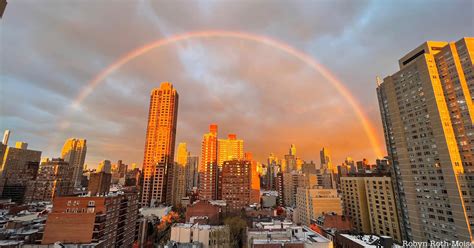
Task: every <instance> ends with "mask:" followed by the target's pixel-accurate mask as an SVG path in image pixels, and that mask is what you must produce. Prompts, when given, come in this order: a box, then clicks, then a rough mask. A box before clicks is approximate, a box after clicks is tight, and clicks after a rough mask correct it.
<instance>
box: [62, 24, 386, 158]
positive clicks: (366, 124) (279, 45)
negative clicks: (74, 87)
mask: <svg viewBox="0 0 474 248" xmlns="http://www.w3.org/2000/svg"><path fill="white" fill-rule="evenodd" d="M218 37H220V38H233V39H241V40H248V41H254V42H258V43H260V44H265V45H267V46H269V47H272V48H275V49H278V50H280V51H283V52H285V53H287V54H290V55H292V56H294V57H295V58H298V59H299V60H301V61H302V62H304V63H306V64H307V65H308V66H309V67H311V68H312V69H314V70H315V71H317V72H318V73H320V74H321V75H322V76H323V77H324V78H325V79H326V80H328V81H329V82H330V83H331V84H332V85H333V86H334V87H335V88H336V90H337V91H338V92H339V94H341V95H342V96H343V97H344V98H345V99H346V101H347V103H348V104H349V105H350V106H351V108H352V109H353V111H354V112H355V114H356V116H357V118H358V119H359V121H360V123H361V125H362V127H363V128H364V131H365V133H366V135H367V137H368V139H369V142H370V144H371V146H372V149H373V152H374V154H375V155H376V156H377V157H379V158H381V157H383V154H384V153H383V152H382V150H381V147H382V146H381V145H380V144H379V142H378V139H377V133H376V132H375V129H374V127H373V126H372V124H371V122H370V120H369V119H368V117H367V116H366V115H365V113H364V111H363V110H362V108H361V106H360V105H359V103H358V102H357V100H356V99H355V98H354V96H353V95H352V94H351V92H350V91H349V90H348V89H347V88H346V87H345V86H344V84H343V83H342V82H341V81H340V80H339V79H338V78H337V77H336V76H335V75H333V74H332V73H331V72H330V71H329V70H328V69H327V68H325V67H324V66H323V65H322V64H321V63H319V62H318V61H316V60H315V59H314V58H313V57H312V56H310V55H307V54H305V53H303V52H302V51H300V50H298V49H296V48H294V47H291V46H290V45H288V44H285V43H283V42H281V41H278V40H275V39H273V38H269V37H266V36H262V35H257V34H252V33H245V32H234V31H222V30H207V31H197V32H189V33H182V34H177V35H174V36H171V37H167V38H163V39H159V40H156V41H153V42H151V43H148V44H146V45H144V46H142V47H139V48H136V49H134V50H132V51H130V52H128V53H127V54H125V55H123V56H121V57H120V58H119V59H118V60H116V61H115V62H113V63H112V64H110V65H109V66H107V68H105V69H104V70H102V71H101V72H100V73H99V74H97V75H96V76H95V77H94V78H93V79H92V80H91V81H89V82H88V84H87V85H86V86H85V87H84V88H83V89H82V90H81V91H80V92H79V94H78V95H77V96H76V98H75V100H74V101H73V103H72V107H73V108H77V107H79V106H80V104H81V103H82V102H83V101H84V99H86V98H87V96H89V95H90V94H91V93H92V92H93V91H94V89H95V88H96V87H97V86H98V85H100V84H101V83H102V82H104V79H105V78H106V77H107V76H108V75H109V74H111V73H113V72H114V71H116V70H118V69H120V67H122V66H123V65H125V64H127V63H128V62H130V61H131V60H133V59H135V58H137V57H139V56H141V55H143V54H145V53H147V52H149V51H151V50H152V49H155V48H159V47H162V46H166V45H169V44H173V43H176V42H180V41H183V40H188V39H198V38H218ZM67 126H69V124H68V123H67V122H64V123H62V124H61V128H62V129H64V128H66V127H67Z"/></svg>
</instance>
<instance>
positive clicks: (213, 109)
mask: <svg viewBox="0 0 474 248" xmlns="http://www.w3.org/2000/svg"><path fill="white" fill-rule="evenodd" d="M51 4H52V3H45V4H43V6H37V7H38V8H34V9H33V8H31V6H29V5H27V4H24V2H21V1H19V2H17V1H15V2H11V3H9V5H8V7H7V9H6V11H5V14H4V16H3V19H2V30H3V33H4V34H6V33H8V34H12V35H2V38H1V39H2V44H4V46H3V47H6V46H8V48H9V49H4V51H5V52H4V53H2V55H1V56H2V61H5V63H3V64H4V66H3V67H2V81H3V82H4V83H3V84H2V87H3V90H2V99H4V100H2V108H1V109H0V111H1V115H2V117H4V118H2V122H1V123H0V127H1V129H2V130H3V129H11V130H12V131H13V133H14V135H13V136H12V141H11V142H12V143H13V142H14V141H17V140H19V141H26V142H28V143H30V147H32V148H33V149H37V150H42V151H43V156H47V157H59V155H60V154H59V151H60V148H61V145H62V143H63V142H64V141H65V140H66V139H67V138H71V137H77V138H84V139H87V140H88V155H87V157H86V164H87V165H88V167H89V168H91V167H96V166H97V164H98V163H99V162H100V161H101V160H104V159H109V160H111V161H115V160H117V159H122V160H124V161H126V162H127V163H130V164H131V163H132V162H135V163H137V164H141V163H142V152H143V151H142V147H143V144H144V140H145V137H144V132H143V130H144V129H145V125H144V123H146V121H144V120H145V119H146V105H147V100H146V98H147V96H148V92H149V91H150V90H151V89H152V88H156V87H158V86H159V83H160V82H162V81H170V82H172V83H173V84H174V86H175V87H176V88H177V89H178V91H180V92H181V94H182V95H183V96H186V97H183V101H182V102H181V106H180V110H181V112H180V117H179V118H178V125H177V128H178V130H177V139H176V141H177V143H178V142H186V143H188V146H189V148H188V149H189V150H190V151H191V153H192V154H199V151H200V141H201V135H202V133H204V132H205V131H206V127H207V125H208V124H209V123H218V124H219V126H221V127H222V130H221V132H220V133H222V134H227V133H237V134H238V135H239V137H242V138H243V139H244V140H246V148H247V149H248V150H249V151H252V152H253V154H254V156H255V157H256V159H257V160H258V161H265V159H266V157H267V156H268V155H269V154H270V152H273V153H275V154H276V155H277V156H279V157H281V156H283V155H284V154H286V151H287V149H288V146H289V144H295V145H296V147H297V148H298V152H299V155H300V157H301V158H303V159H305V160H313V161H318V158H319V150H320V148H322V147H328V148H329V149H330V150H331V151H332V159H333V161H334V162H335V163H336V164H339V163H341V162H342V161H343V160H344V158H345V157H346V156H351V157H353V158H355V159H359V158H360V159H362V158H363V157H366V158H368V159H369V161H374V160H375V158H376V156H375V154H374V152H373V148H372V146H371V144H370V142H369V141H368V139H367V134H366V133H365V132H364V129H363V127H362V126H361V125H360V122H359V120H358V119H357V116H356V114H354V112H353V109H352V108H350V107H349V106H348V105H347V101H346V100H345V99H344V98H343V97H342V96H341V94H339V93H338V92H337V90H335V89H334V87H333V86H332V85H331V84H330V83H328V80H326V79H325V78H324V77H323V76H322V75H321V73H319V72H317V71H313V70H312V69H311V68H310V67H309V66H308V65H307V64H305V63H304V62H302V61H300V60H298V58H295V57H294V56H291V55H288V54H287V53H285V52H282V51H281V50H278V49H274V48H272V47H268V46H266V45H262V44H260V43H259V42H254V41H249V40H241V39H240V40H239V39H234V38H222V37H221V38H199V39H188V40H185V41H182V42H177V43H176V44H171V45H168V46H164V47H161V48H159V49H152V51H150V52H149V53H147V54H144V55H142V56H141V57H138V58H136V59H134V60H133V61H130V63H127V64H126V65H124V66H122V67H121V68H120V69H118V70H116V71H114V72H113V73H112V74H110V75H108V76H107V77H106V78H105V79H104V83H103V84H101V85H100V86H99V87H97V88H96V89H95V90H94V91H93V92H91V94H90V95H88V96H87V97H86V98H85V99H84V100H83V101H82V103H81V104H80V105H75V106H76V107H75V108H74V107H71V104H72V103H73V101H74V99H76V97H77V96H78V94H79V93H80V92H81V91H83V90H84V88H85V87H86V85H87V83H88V82H90V81H91V80H92V79H93V78H94V76H95V75H97V73H99V72H100V71H102V70H103V69H104V68H107V66H108V65H110V64H111V63H113V62H114V61H115V60H116V59H118V58H120V57H121V56H122V55H124V54H126V53H127V52H129V51H132V50H134V49H136V48H138V47H141V46H143V45H144V44H149V43H151V42H154V41H156V40H160V39H163V38H167V37H172V36H175V35H178V34H183V33H189V32H198V31H203V30H227V31H231V32H245V33H251V34H256V35H261V36H265V37H270V38H272V39H275V40H278V41H281V42H283V43H285V44H288V45H290V46H292V47H294V48H296V49H298V50H300V51H302V52H304V53H305V54H307V55H308V56H311V57H312V58H314V59H316V60H317V61H319V62H321V65H323V66H324V67H325V68H327V69H328V70H329V71H330V72H331V73H333V74H334V75H335V76H336V77H337V78H339V79H340V81H341V82H343V85H344V86H345V87H346V88H348V90H349V91H350V92H351V94H352V95H353V96H354V98H355V99H356V101H357V102H359V103H360V106H361V107H362V108H363V112H364V114H365V115H367V116H368V120H370V121H371V125H373V126H374V129H375V133H376V134H377V135H376V138H377V141H378V143H379V144H380V149H381V150H382V151H384V150H385V148H384V145H383V133H382V127H381V122H380V116H379V113H378V107H377V99H376V96H375V94H374V92H375V86H376V85H375V76H376V75H380V76H381V77H384V76H386V75H389V74H390V73H391V72H392V71H395V69H396V65H395V64H394V63H393V61H394V60H397V59H399V58H400V56H401V54H405V53H406V52H407V51H408V50H409V49H410V48H411V47H415V46H417V45H419V44H421V43H422V42H424V41H425V40H426V39H427V38H428V39H430V40H447V41H454V40H455V39H457V38H458V37H464V36H469V32H470V26H469V25H456V24H459V23H469V21H471V19H470V15H469V9H472V8H470V7H472V4H471V3H470V2H468V1H458V2H456V4H451V3H447V2H442V1H441V2H438V3H437V4H433V5H432V6H433V9H430V10H423V9H422V8H420V5H423V4H426V2H418V3H416V4H414V5H412V6H411V7H410V8H411V9H410V10H411V11H412V12H404V11H403V10H404V9H403V7H401V6H402V5H403V3H382V4H381V3H375V2H364V1H361V2H357V4H351V3H350V2H349V3H346V5H344V2H336V3H327V6H326V7H327V8H328V9H331V10H334V11H336V10H339V11H341V9H342V10H343V11H345V12H344V13H345V15H344V18H343V20H338V19H337V18H335V17H331V16H329V15H327V14H326V12H330V11H327V10H325V11H322V10H321V11H316V12H314V13H310V14H305V12H304V8H303V7H304V5H303V4H301V3H300V4H296V5H295V6H294V7H293V8H291V9H290V10H289V12H288V13H286V12H284V11H282V9H287V7H288V6H286V5H285V4H284V3H280V4H275V5H272V9H274V10H275V13H277V14H278V13H281V15H280V16H279V18H276V19H275V18H273V17H271V18H270V17H269V16H267V15H265V14H264V13H263V11H258V10H254V11H247V8H250V7H249V6H246V7H243V6H239V5H238V4H234V5H235V6H233V7H235V8H234V12H231V11H229V12H226V13H228V14H229V17H232V16H234V17H235V15H237V14H243V13H246V12H248V13H246V14H244V16H247V17H248V18H249V20H250V21H251V22H252V24H254V26H246V25H242V24H239V23H236V22H235V21H232V20H230V19H232V18H225V16H224V17H222V16H215V15H214V14H212V13H213V11H214V10H222V9H225V7H229V6H228V5H225V4H218V3H215V4H210V3H204V4H201V5H199V6H184V5H183V4H180V3H176V4H175V5H173V4H169V3H168V4H164V5H163V6H164V7H163V8H162V10H158V9H157V8H156V6H154V5H153V4H151V3H137V4H136V5H135V4H132V3H127V4H125V5H124V6H125V7H117V6H113V5H112V6H107V9H108V10H107V12H106V13H105V14H104V13H103V12H102V11H101V12H94V11H93V10H91V9H89V8H98V9H104V8H105V7H103V6H102V5H101V3H95V4H89V5H91V6H86V5H87V4H76V5H75V6H74V8H71V6H70V5H65V6H60V4H59V6H60V7H63V11H62V13H60V14H55V15H52V14H51V13H50V12H49V10H48V6H50V5H51ZM55 4H58V3H55ZM194 4H195V3H193V4H191V5H194ZM196 4H197V3H196ZM260 4H261V7H266V6H268V3H267V2H262V3H260ZM343 5H344V6H345V7H343ZM193 7H197V8H193ZM76 8H77V9H78V10H81V11H80V12H81V13H88V16H89V19H88V20H87V21H86V22H85V23H84V22H82V20H83V18H82V19H81V14H80V13H79V12H76V11H75V9H76ZM167 8H174V9H176V11H178V12H179V13H183V14H185V13H188V12H189V11H191V10H192V11H193V12H194V11H195V10H196V11H197V13H196V15H195V17H194V19H195V21H194V22H192V23H191V22H189V21H186V20H180V19H179V18H176V17H174V16H171V15H168V14H166V13H163V12H166V9H167ZM387 8H390V14H387V12H386V11H385V12H384V11H383V10H384V9H387ZM438 8H439V9H449V10H451V11H450V13H457V14H456V15H452V16H450V18H446V19H445V20H442V21H441V20H437V18H436V17H435V16H432V15H431V14H430V13H432V11H436V9H438ZM129 9H135V10H137V11H136V12H133V11H128V10H129ZM254 9H255V8H254ZM316 9H319V8H316ZM210 10H213V11H211V12H209V11H210ZM346 12H347V13H346ZM381 13H385V14H383V15H382V14H381ZM74 14H77V16H75V15H74ZM99 14H100V16H101V18H102V15H105V16H109V15H110V17H111V18H112V19H113V18H116V17H117V16H127V17H130V18H131V19H132V20H133V21H132V22H130V23H127V24H124V25H126V27H127V28H128V29H127V30H132V32H133V35H131V36H134V39H129V38H123V37H122V35H121V34H120V32H119V30H120V29H118V28H116V27H111V26H109V25H103V24H100V22H99V20H100V19H99ZM140 14H143V15H142V16H140ZM299 14H301V15H299ZM158 15H159V17H158ZM254 15H255V16H254ZM257 16H258V17H257ZM251 17H253V18H251ZM293 18H294V19H293ZM270 20H271V21H272V22H275V23H272V22H270ZM375 20H377V22H375ZM395 20H404V22H410V23H414V24H413V25H415V26H413V27H411V28H412V29H410V30H407V35H406V39H403V40H397V39H396V37H397V35H398V34H399V33H400V32H401V31H403V30H404V29H403V28H404V27H406V25H404V24H403V23H401V24H398V22H397V21H395ZM56 21H57V22H63V23H64V24H63V25H62V26H61V27H60V28H59V29H58V31H54V30H53V31H51V30H49V27H50V25H48V23H51V22H56ZM24 22H29V23H30V25H29V28H28V30H26V31H21V30H20V29H18V27H19V25H21V24H22V23H24ZM291 23H304V27H302V29H301V30H302V31H299V32H298V31H294V30H292V29H291V28H290V27H291ZM428 23H429V24H430V25H434V26H437V28H436V29H423V28H420V27H421V26H425V25H427V24H428ZM147 24H149V25H147ZM279 24H286V25H283V26H282V27H281V29H275V28H274V26H275V25H276V26H278V25H279ZM389 24H390V27H391V28H392V29H390V30H384V32H383V33H382V32H381V30H382V29H381V27H385V26H386V25H389ZM91 25H93V26H94V27H95V28H93V29H91V30H89V29H87V28H86V27H89V26H91ZM145 26H150V28H144V27H145ZM68 27H72V29H71V31H69V30H68ZM133 27H136V28H133ZM272 27H273V28H272ZM48 30H49V31H48ZM105 30H109V31H107V32H105ZM150 30H155V31H156V32H149V31H150ZM413 30H416V35H410V34H413ZM30 31H31V32H30ZM46 31H48V34H50V36H42V34H43V33H44V32H46ZM362 31H363V33H364V36H362V35H360V34H358V32H362ZM21 37H28V38H26V39H18V38H21ZM119 37H122V38H123V39H120V42H117V40H119V39H118V38H119ZM93 39H94V40H96V41H98V42H95V43H89V42H88V40H93ZM17 40H21V42H16V41H17ZM56 40H63V41H64V40H71V41H74V42H69V43H68V44H67V45H65V44H64V43H58V42H56ZM76 41H79V42H76ZM111 41H115V42H111ZM110 44H113V45H110ZM387 47H390V49H386V48H387ZM34 48H38V49H36V50H34V51H36V52H35V53H33V54H31V53H28V51H31V50H32V49H34ZM352 48H357V49H352ZM78 51H79V52H83V53H82V54H78ZM87 51H88V52H87ZM63 55H64V56H63ZM64 58H69V59H68V62H67V63H66V62H65V61H63V59H64ZM73 58H74V59H73ZM22 61H23V62H22ZM91 61H93V62H92V63H91ZM275 61H276V62H275ZM374 61H375V62H376V63H374ZM197 62H200V63H197ZM196 64H199V66H195V65H196ZM21 65H23V66H21ZM368 65H370V66H368ZM45 66H46V68H45ZM262 66H265V67H268V69H266V70H256V71H255V70H250V69H249V68H261V67H262ZM42 69H44V70H42ZM51 71H54V72H55V73H51ZM275 72H277V73H275ZM215 86H218V87H215ZM221 86H222V87H221ZM25 88H27V89H31V90H26V91H25V90H23V89H25ZM368 89H371V90H368ZM372 89H373V90H372ZM7 91H8V92H9V94H5V93H4V92H7ZM37 92H39V94H37ZM287 92H291V93H292V94H291V95H288V94H286V93H287ZM198 96H205V97H198ZM26 99H29V100H26ZM16 101H22V104H15V102H16ZM252 106H253V107H252ZM203 110H206V111H203ZM231 113H238V116H239V118H238V119H237V120H235V119H233V118H231V117H230V116H231ZM334 113H336V114H334ZM309 116H310V118H308V117H309ZM262 117H264V118H262ZM52 120H54V121H53V122H55V123H63V122H64V121H66V122H69V123H71V124H70V125H69V127H67V128H64V129H61V127H58V125H51V121H52ZM29 122H35V123H37V125H35V126H34V127H32V126H30V125H26V123H29ZM277 124H278V125H277ZM269 125H273V126H269ZM335 125H337V126H338V127H339V128H333V127H334V126H335ZM301 130H303V132H302V131H301ZM346 137H352V139H349V140H348V139H347V138H346ZM220 138H223V137H220ZM124 140H127V144H126V145H124V144H123V141H124ZM262 142H264V143H262ZM268 143H271V144H272V145H271V146H268V145H263V144H268ZM42 144H48V145H47V146H46V147H45V146H44V145H42ZM384 153H385V152H384ZM383 155H385V154H383Z"/></svg>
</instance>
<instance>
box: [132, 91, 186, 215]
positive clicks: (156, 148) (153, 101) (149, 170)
mask: <svg viewBox="0 0 474 248" xmlns="http://www.w3.org/2000/svg"><path fill="white" fill-rule="evenodd" d="M178 98H179V96H178V92H177V91H176V89H174V88H173V85H172V84H171V83H169V82H163V83H161V85H160V88H156V89H153V90H152V91H151V95H150V109H149V112H148V126H147V132H146V141H145V152H144V158H143V174H144V179H143V180H144V181H143V188H142V199H141V204H142V206H156V205H159V204H160V203H165V202H168V203H170V202H171V200H172V199H171V194H172V187H169V188H168V189H167V187H166V186H167V185H172V179H173V175H172V174H173V173H172V171H173V170H172V168H173V165H174V146H175V139H176V121H177V118H178Z"/></svg>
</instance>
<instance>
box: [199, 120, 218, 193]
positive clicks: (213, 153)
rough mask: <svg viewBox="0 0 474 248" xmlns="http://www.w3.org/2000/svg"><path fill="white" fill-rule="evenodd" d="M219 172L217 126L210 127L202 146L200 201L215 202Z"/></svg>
mask: <svg viewBox="0 0 474 248" xmlns="http://www.w3.org/2000/svg"><path fill="white" fill-rule="evenodd" d="M218 178H219V170H218V166H217V125H216V124H211V125H210V126H209V133H207V134H204V136H203V138H202V145H201V163H200V164H199V199H201V200H215V199H217V198H218V195H217V186H218V185H217V184H218V183H217V181H218Z"/></svg>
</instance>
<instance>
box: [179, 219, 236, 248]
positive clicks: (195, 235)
mask: <svg viewBox="0 0 474 248" xmlns="http://www.w3.org/2000/svg"><path fill="white" fill-rule="evenodd" d="M170 240H171V241H175V242H177V243H179V244H190V243H191V244H192V243H194V242H196V243H199V244H201V245H202V247H203V248H227V247H230V245H231V242H230V231H229V227H228V226H210V225H199V224H182V223H177V224H174V225H173V226H172V227H171V237H170Z"/></svg>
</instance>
